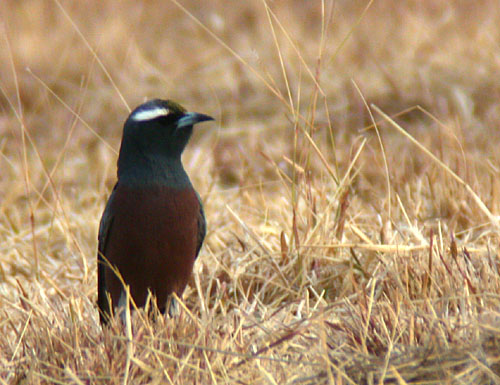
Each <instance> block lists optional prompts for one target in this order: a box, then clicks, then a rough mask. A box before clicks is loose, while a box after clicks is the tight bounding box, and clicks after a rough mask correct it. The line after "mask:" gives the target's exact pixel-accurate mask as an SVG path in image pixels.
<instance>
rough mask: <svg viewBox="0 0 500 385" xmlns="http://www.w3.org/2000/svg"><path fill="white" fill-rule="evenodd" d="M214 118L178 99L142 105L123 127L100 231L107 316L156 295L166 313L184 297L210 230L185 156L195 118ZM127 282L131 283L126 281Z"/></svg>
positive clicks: (103, 315) (102, 314)
mask: <svg viewBox="0 0 500 385" xmlns="http://www.w3.org/2000/svg"><path fill="white" fill-rule="evenodd" d="M210 120H214V119H213V118H212V117H211V116H208V115H204V114H201V113H196V112H187V111H186V109H185V108H184V107H182V106H181V105H180V104H178V103H176V102H174V101H172V100H162V99H153V100H149V101H147V102H145V103H143V104H141V105H139V106H138V107H136V108H135V109H134V110H133V111H132V112H131V113H130V115H129V116H128V118H127V119H126V121H125V124H124V126H123V135H122V140H121V145H120V152H119V155H118V164H117V165H118V172H117V182H116V184H115V186H114V188H113V191H112V192H111V194H110V196H109V198H108V201H107V203H106V207H105V209H104V212H103V214H102V217H101V221H100V224H99V232H98V253H97V254H98V255H97V281H98V283H97V291H98V298H97V304H98V307H99V318H100V323H101V324H103V325H106V324H108V323H109V321H110V319H111V317H112V316H113V314H115V313H117V312H120V314H121V317H122V321H124V314H125V312H124V311H123V310H124V308H125V307H126V303H128V301H127V291H126V288H125V285H127V286H128V287H129V293H130V297H131V298H132V299H133V301H134V302H135V304H136V305H137V306H138V307H142V306H144V305H145V304H146V302H147V299H148V297H149V295H150V294H151V295H152V298H155V299H156V303H157V305H158V309H159V310H160V311H161V312H162V313H165V311H166V310H168V311H169V312H170V309H166V308H167V307H168V306H172V293H176V294H177V295H178V296H181V295H182V293H183V291H184V289H185V287H186V285H187V283H188V280H189V278H190V276H191V273H192V269H193V265H194V262H195V260H196V258H197V257H198V254H199V252H200V249H201V246H202V244H203V240H204V238H205V235H206V221H205V213H204V211H203V205H202V202H201V198H200V195H199V194H198V193H197V192H196V190H195V189H194V188H193V185H192V184H191V181H190V179H189V176H188V174H187V173H186V171H185V170H184V167H183V165H182V161H181V155H182V153H183V151H184V148H185V147H186V145H187V144H188V142H189V139H190V137H191V135H192V132H193V126H194V125H195V124H198V123H201V122H205V121H210ZM124 284H125V285H124Z"/></svg>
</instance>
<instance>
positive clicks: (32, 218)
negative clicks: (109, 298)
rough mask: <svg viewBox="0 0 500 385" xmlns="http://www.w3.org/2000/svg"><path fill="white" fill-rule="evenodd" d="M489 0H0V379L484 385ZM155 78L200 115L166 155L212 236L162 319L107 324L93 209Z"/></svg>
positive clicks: (493, 189)
mask: <svg viewBox="0 0 500 385" xmlns="http://www.w3.org/2000/svg"><path fill="white" fill-rule="evenodd" d="M497 8H498V7H497V3H496V2H495V1H483V2H481V3H477V4H476V3H475V4H474V5H469V4H468V3H467V2H456V3H454V2H452V3H450V2H438V1H409V2H381V1H380V2H376V1H374V2H369V1H366V2H361V1H337V2H334V3H331V2H321V1H310V2H265V1H247V2H234V3H233V2H222V1H211V2H196V1H191V0H189V1H182V2H177V1H169V2H165V1H152V2H145V3H144V4H141V3H139V2H134V1H120V2H118V1H103V2H98V1H92V2H69V1H62V2H60V3H59V2H58V1H48V0H47V1H35V0H33V1H24V2H16V1H5V2H3V3H2V4H0V12H1V13H0V15H1V16H0V17H1V23H2V24H1V25H0V35H1V37H0V106H1V110H0V255H1V259H0V304H1V306H0V335H2V336H3V337H2V338H1V339H0V380H1V381H2V382H5V383H23V381H25V383H30V384H31V383H33V384H36V383H76V384H77V383H99V382H100V383H111V384H122V383H131V384H132V383H133V384H137V383H175V384H182V383H186V384H191V383H195V382H196V383H277V384H283V383H310V384H317V383H328V382H330V383H345V384H358V383H370V381H372V383H379V381H382V382H383V381H393V382H394V383H411V382H418V381H420V382H419V383H440V382H445V381H446V380H448V381H450V383H455V382H456V383H471V384H472V383H474V384H477V383H494V382H498V381H499V378H498V376H499V375H500V370H499V365H498V357H500V354H499V339H498V335H499V333H498V325H499V315H498V307H499V293H500V279H499V278H498V276H499V273H498V268H499V267H498V241H499V240H498V218H499V217H498V215H499V208H500V207H499V204H500V199H499V198H500V197H499V192H500V182H499V174H500V171H499V170H500V166H499V165H500V162H499V158H500V153H499V152H498V150H497V148H498V147H499V145H500V131H499V127H500V107H499V106H500V103H499V100H500V98H499V95H500V83H499V82H498V79H499V78H500V64H499V63H500V48H499V47H500V30H499V29H498V25H500V11H499V10H498V9H497ZM153 97H162V98H171V99H174V100H176V101H179V102H180V103H181V104H183V105H185V106H186V107H187V108H188V109H190V110H195V111H198V112H203V113H207V114H210V115H212V116H214V117H216V120H217V121H216V124H215V125H212V126H211V127H212V128H208V126H207V127H200V128H199V129H198V130H197V131H196V133H195V136H194V138H193V140H192V142H191V143H190V145H189V147H188V149H187V150H186V153H185V155H184V163H185V166H186V169H187V170H188V172H189V174H190V176H191V179H192V180H193V183H194V185H195V186H196V188H197V190H198V191H199V192H200V194H201V196H202V199H203V201H204V205H205V211H206V216H207V220H208V233H207V238H206V242H205V245H204V247H203V249H202V252H201V255H200V257H199V259H198V261H197V262H196V265H195V269H194V274H193V279H192V280H191V282H190V285H189V286H188V288H187V289H186V291H185V293H184V296H183V298H182V299H183V306H181V307H182V310H181V314H180V315H179V316H178V317H176V318H174V319H162V318H160V319H159V320H157V321H156V322H152V321H150V320H148V319H147V318H145V317H144V313H143V312H139V313H135V314H133V315H132V324H131V329H130V330H129V331H127V330H126V329H125V328H123V326H122V325H121V324H120V323H119V322H115V323H114V324H112V325H111V327H110V328H109V329H106V330H102V329H101V327H100V325H99V322H98V313H97V309H96V299H97V290H96V248H97V227H98V221H99V218H100V215H101V213H102V210H103V209H104V205H105V202H106V199H107V196H108V195H109V193H110V190H111V188H112V186H113V183H114V181H115V178H116V177H115V175H116V159H117V151H118V148H119V140H120V137H121V128H122V124H123V122H124V120H125V118H126V116H127V114H128V111H129V109H130V108H133V107H134V106H136V105H137V104H139V103H141V102H142V101H144V99H146V98H153ZM398 381H399V382H398ZM433 381H434V382H433Z"/></svg>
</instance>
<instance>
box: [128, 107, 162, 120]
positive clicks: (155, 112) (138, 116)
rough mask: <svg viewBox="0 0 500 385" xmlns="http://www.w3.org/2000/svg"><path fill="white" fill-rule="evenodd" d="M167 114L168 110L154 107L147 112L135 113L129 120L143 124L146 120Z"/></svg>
mask: <svg viewBox="0 0 500 385" xmlns="http://www.w3.org/2000/svg"><path fill="white" fill-rule="evenodd" d="M169 113H170V110H169V109H168V108H164V107H155V108H152V109H149V110H142V111H137V112H135V113H134V114H133V115H132V116H131V119H132V120H135V121H136V122H144V121H146V120H152V119H156V118H159V117H160V116H167V115H168V114H169Z"/></svg>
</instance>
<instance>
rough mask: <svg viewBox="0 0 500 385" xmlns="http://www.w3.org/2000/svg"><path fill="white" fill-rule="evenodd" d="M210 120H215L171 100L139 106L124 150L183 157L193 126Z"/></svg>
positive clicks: (126, 131) (130, 119)
mask: <svg viewBox="0 0 500 385" xmlns="http://www.w3.org/2000/svg"><path fill="white" fill-rule="evenodd" d="M207 120H214V119H213V118H212V117H210V116H208V115H204V114H199V113H197V112H187V111H186V109H185V108H184V107H182V106H181V105H180V104H178V103H176V102H173V101H171V100H161V99H153V100H150V101H148V102H146V103H144V104H141V105H140V106H138V107H137V108H136V109H135V110H133V111H132V112H131V114H130V115H129V117H128V118H127V121H126V122H125V126H124V128H123V139H122V148H121V150H120V152H122V151H130V152H134V151H138V152H139V153H142V154H145V155H154V154H158V155H162V156H165V157H174V158H176V157H180V155H181V154H182V151H183V150H184V148H185V147H186V145H187V143H188V141H189V138H190V137H191V134H192V132H193V125H195V124H196V123H200V122H204V121H207ZM120 155H122V154H120ZM137 155H140V154H137Z"/></svg>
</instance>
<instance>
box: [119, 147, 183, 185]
mask: <svg viewBox="0 0 500 385" xmlns="http://www.w3.org/2000/svg"><path fill="white" fill-rule="evenodd" d="M118 181H119V182H120V183H123V184H124V185H128V186H165V187H171V188H176V189H184V188H186V187H188V186H190V185H191V181H190V180H189V177H188V175H187V173H186V171H185V170H184V167H183V166H182V162H181V159H180V158H167V157H161V156H158V155H156V156H153V157H147V158H145V159H141V160H137V159H136V162H134V163H131V162H125V163H123V162H121V164H120V162H118Z"/></svg>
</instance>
